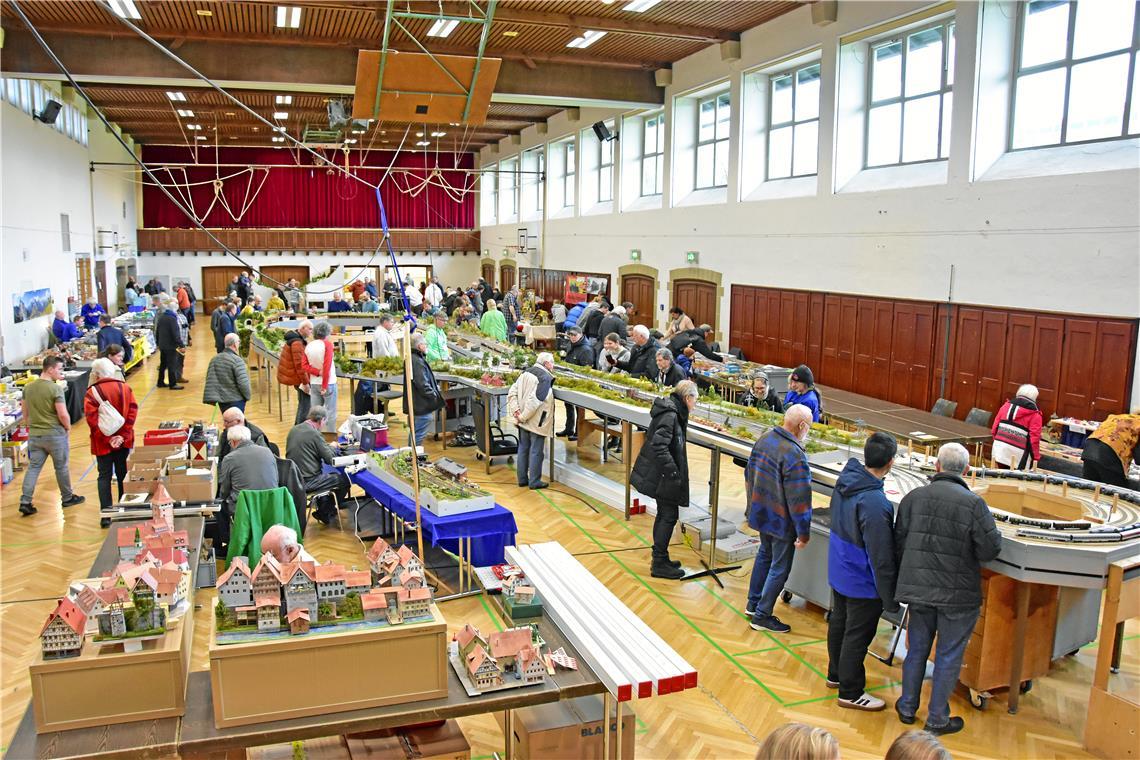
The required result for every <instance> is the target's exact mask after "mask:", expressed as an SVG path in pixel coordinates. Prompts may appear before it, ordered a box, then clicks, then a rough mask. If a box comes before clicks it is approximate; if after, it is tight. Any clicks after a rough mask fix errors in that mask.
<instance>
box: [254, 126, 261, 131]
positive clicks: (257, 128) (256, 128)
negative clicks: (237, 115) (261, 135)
mask: <svg viewBox="0 0 1140 760" xmlns="http://www.w3.org/2000/svg"><path fill="white" fill-rule="evenodd" d="M259 129H261V127H254V128H253V131H254V132H256V131H257V130H259Z"/></svg>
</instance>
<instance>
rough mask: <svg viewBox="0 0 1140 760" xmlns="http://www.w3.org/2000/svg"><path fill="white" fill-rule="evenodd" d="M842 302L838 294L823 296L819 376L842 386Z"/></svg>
mask: <svg viewBox="0 0 1140 760" xmlns="http://www.w3.org/2000/svg"><path fill="white" fill-rule="evenodd" d="M841 311H842V302H841V300H840V298H839V296H833V295H826V296H824V297H823V330H822V335H821V338H820V354H821V357H822V359H821V361H820V371H819V373H818V374H819V377H821V378H822V377H826V378H828V380H827V384H828V385H834V386H835V387H836V388H843V387H844V386H843V385H841V384H840V374H841V373H840V371H839V365H840V361H839V321H840V319H842V314H841Z"/></svg>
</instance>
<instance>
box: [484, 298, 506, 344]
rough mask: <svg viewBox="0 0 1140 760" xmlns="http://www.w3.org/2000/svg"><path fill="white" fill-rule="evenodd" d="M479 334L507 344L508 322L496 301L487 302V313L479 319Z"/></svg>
mask: <svg viewBox="0 0 1140 760" xmlns="http://www.w3.org/2000/svg"><path fill="white" fill-rule="evenodd" d="M479 332H481V333H483V334H484V335H486V336H487V337H488V338H494V339H495V340H497V341H499V342H501V343H506V342H507V320H506V319H505V318H504V317H503V312H501V311H499V308H498V307H497V306H496V305H495V302H494V300H490V301H487V311H485V312H483V316H482V317H481V318H480V319H479Z"/></svg>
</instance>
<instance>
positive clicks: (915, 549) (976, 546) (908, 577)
mask: <svg viewBox="0 0 1140 760" xmlns="http://www.w3.org/2000/svg"><path fill="white" fill-rule="evenodd" d="M969 468H970V454H969V452H968V451H966V449H965V447H963V446H962V445H961V444H958V443H948V444H946V445H945V446H943V447H942V448H940V449H939V450H938V465H937V470H938V474H936V475H935V476H934V478H933V479H932V480H931V482H930V485H926V486H923V487H922V488H916V489H915V490H913V491H911V492H910V493H908V494H907V495H906V496H905V497H904V498H903V500H902V503H901V504H899V511H898V517H897V518H896V520H895V552H896V554H898V556H899V560H898V568H899V574H898V584H897V586H896V588H895V599H897V600H898V601H900V602H906V603H908V604H909V605H910V627H909V629H908V633H909V648H908V650H907V655H906V662H904V663H903V675H902V680H903V684H902V696H901V697H899V700H898V701H897V702H895V712H897V713H898V716H899V720H901V721H902V722H903V723H906V724H911V723H914V719H915V713H917V712H918V706H919V700H920V697H921V691H922V679H923V677H924V676H925V674H926V662H927V660H928V659H929V658H930V647H931V643H932V642H933V640H934V637H935V635H937V637H938V649H937V652H936V654H935V665H934V678H933V682H932V686H931V689H930V705H929V707H928V709H927V715H926V725H925V726H924V729H925V730H926V731H929V732H930V733H932V734H937V735H941V734H952V733H956V732H958V731H961V730H962V726H963V725H964V724H965V721H963V720H962V719H961V718H959V717H950V705H949V699H950V694H951V693H952V692H953V691H954V686H955V684H957V683H958V674H959V671H960V670H961V667H962V656H963V655H964V654H965V652H966V645H967V644H968V643H969V641H970V635H971V634H972V633H973V632H974V624H975V623H976V622H977V620H978V613H979V612H980V611H981V606H982V569H981V565H982V563H983V562H989V561H990V560H992V559H994V558H995V557H997V556H998V554H999V553H1000V552H1001V534H1000V533H999V532H998V529H997V526H996V525H994V518H993V515H991V514H990V510H989V507H987V506H986V503H985V501H983V500H982V497H980V496H978V495H977V494H975V493H973V492H972V491H971V490H970V487H969V486H968V485H966V481H965V480H963V479H962V476H963V475H964V474H965V472H966V471H967V470H968V469H969ZM1017 687H1018V684H1013V688H1015V689H1016V688H1017Z"/></svg>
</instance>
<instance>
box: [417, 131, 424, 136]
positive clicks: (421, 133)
mask: <svg viewBox="0 0 1140 760" xmlns="http://www.w3.org/2000/svg"><path fill="white" fill-rule="evenodd" d="M423 136H424V133H423V132H416V137H423Z"/></svg>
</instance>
